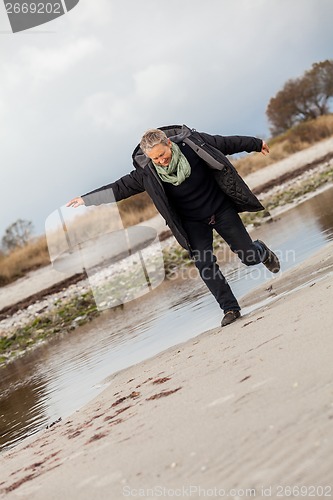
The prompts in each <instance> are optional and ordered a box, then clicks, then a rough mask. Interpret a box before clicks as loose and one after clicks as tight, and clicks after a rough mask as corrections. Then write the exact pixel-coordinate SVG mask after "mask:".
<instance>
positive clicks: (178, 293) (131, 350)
mask: <svg viewBox="0 0 333 500" xmlns="http://www.w3.org/2000/svg"><path fill="white" fill-rule="evenodd" d="M332 201H333V188H331V189H328V190H326V191H324V192H322V193H320V194H319V195H317V196H315V197H313V198H311V199H310V200H308V201H306V202H305V203H303V204H301V205H299V206H298V207H295V208H293V209H292V210H290V211H288V212H286V213H285V214H284V215H281V216H280V217H278V218H277V219H276V220H274V221H273V222H272V223H270V224H265V225H263V226H262V227H259V228H258V229H256V230H255V231H253V232H252V233H251V235H252V237H253V238H254V239H255V238H259V239H262V240H264V241H266V242H267V243H268V244H269V246H270V247H272V248H273V249H274V250H275V251H277V253H278V255H279V257H280V259H281V269H282V272H283V271H285V270H287V269H289V268H291V267H293V266H295V265H297V264H299V263H301V262H302V261H304V260H305V259H306V258H308V257H309V256H311V255H312V254H314V253H315V252H316V251H317V250H318V249H320V248H321V247H323V246H325V245H326V244H327V243H328V242H329V241H330V240H332V239H333V211H332V209H331V207H332ZM236 264H237V266H238V263H236ZM221 267H223V268H224V269H225V266H221ZM227 269H229V270H227V272H225V274H226V276H227V277H228V279H229V282H230V283H231V286H232V288H233V290H234V292H235V294H236V296H237V297H238V298H240V297H242V296H243V295H245V294H247V293H248V292H249V291H251V290H253V289H254V288H255V287H257V286H259V285H260V284H261V283H263V282H265V281H268V280H272V279H274V276H272V275H271V274H270V273H269V272H267V271H266V269H265V268H264V267H263V266H255V267H253V268H248V267H246V266H243V265H240V266H239V267H237V268H236V269H235V265H233V266H231V265H229V266H228V265H227ZM221 315H222V313H221V310H220V309H219V307H218V306H217V304H216V302H215V300H214V298H213V297H212V296H211V294H210V293H209V292H207V289H206V288H205V286H204V285H203V284H202V282H201V280H200V279H198V277H197V274H196V271H195V270H194V272H193V279H187V280H180V279H178V280H177V281H174V282H173V281H171V282H164V283H163V284H162V285H161V286H160V287H158V288H157V289H156V290H154V291H152V292H150V293H149V294H148V295H146V296H144V297H142V298H141V299H138V300H136V301H133V302H132V303H128V304H125V305H124V307H123V308H117V309H113V310H107V311H104V312H103V313H102V314H101V316H100V317H99V318H98V319H96V320H94V322H93V323H90V324H87V325H85V326H83V327H81V328H80V329H78V330H75V331H73V332H71V333H70V334H67V335H64V336H63V337H62V338H59V337H58V338H56V339H53V340H52V341H50V342H48V344H47V345H43V346H41V347H40V348H39V349H37V350H35V351H33V352H32V353H30V354H27V355H26V356H24V358H22V359H20V360H17V361H16V362H14V363H12V364H10V365H9V366H8V367H5V368H3V369H2V370H1V371H0V376H1V380H0V449H5V448H7V447H10V446H13V445H15V444H17V443H18V442H19V441H21V440H22V439H23V438H25V437H26V436H28V435H30V434H33V433H35V432H37V431H38V430H40V429H41V428H44V427H45V426H46V425H47V424H50V423H52V422H53V421H55V420H57V419H58V418H59V417H62V418H64V417H66V416H68V415H70V414H71V413H73V412H74V411H75V410H77V409H78V408H80V407H82V406H83V405H84V404H85V403H87V402H88V401H89V400H91V399H92V398H93V397H94V396H96V395H97V394H98V393H99V392H100V391H101V390H103V388H104V387H105V385H103V381H104V380H105V379H106V377H108V376H109V375H111V374H112V373H115V372H116V371H118V370H120V369H122V368H125V367H127V366H130V365H132V364H134V363H137V362H139V361H141V360H143V359H146V358H148V357H151V356H152V355H154V354H156V353H158V352H160V351H162V350H164V349H166V348H168V347H170V346H172V345H175V344H178V343H181V342H183V341H185V340H187V339H189V338H191V337H195V336H196V335H198V334H200V333H201V332H203V331H205V330H207V329H210V328H214V327H216V326H218V325H219V323H220V320H221Z"/></svg>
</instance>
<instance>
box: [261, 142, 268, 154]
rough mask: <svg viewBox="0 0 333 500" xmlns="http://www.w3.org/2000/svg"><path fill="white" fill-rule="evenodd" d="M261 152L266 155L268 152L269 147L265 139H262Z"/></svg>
mask: <svg viewBox="0 0 333 500" xmlns="http://www.w3.org/2000/svg"><path fill="white" fill-rule="evenodd" d="M261 152H262V154H263V155H267V154H268V153H269V147H268V144H266V142H265V141H262V146H261Z"/></svg>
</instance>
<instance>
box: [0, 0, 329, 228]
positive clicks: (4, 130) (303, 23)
mask: <svg viewBox="0 0 333 500" xmlns="http://www.w3.org/2000/svg"><path fill="white" fill-rule="evenodd" d="M332 19H333V2H332V0H206V1H203V0H182V1H181V2H180V1H179V0H178V1H175V0H168V1H167V2H163V3H162V2H158V1H156V0H141V1H139V0H117V1H116V0H80V2H79V4H78V5H77V6H76V7H75V8H74V9H73V10H71V11H70V12H69V13H68V14H66V15H64V16H62V17H60V18H58V19H57V20H55V21H52V22H50V23H48V24H45V25H43V26H40V27H38V28H34V29H33V30H29V31H26V32H22V33H16V34H12V33H11V32H10V26H9V21H8V19H7V16H6V12H5V8H4V4H3V2H1V4H0V159H1V182H0V199H1V219H0V237H1V236H2V235H3V232H4V230H5V228H6V227H7V226H8V225H9V224H11V223H12V222H14V221H16V220H17V219H18V218H24V219H28V220H32V221H33V223H34V225H35V228H36V233H42V232H44V222H45V219H46V218H47V216H48V215H49V214H50V213H51V212H53V211H54V210H56V209H57V208H58V207H60V206H62V205H64V204H65V203H66V202H67V201H68V200H69V199H70V198H72V197H74V196H77V195H80V194H82V193H85V192H87V191H89V190H91V189H94V188H96V187H98V186H100V185H103V184H106V183H109V182H111V181H112V180H115V179H116V178H118V177H120V176H121V175H124V174H126V173H127V172H128V171H130V170H131V169H132V165H131V161H130V160H131V152H132V150H133V149H134V147H135V145H136V144H137V143H138V142H139V140H140V137H141V134H142V132H143V131H145V130H146V129H147V128H151V127H158V126H161V125H168V124H178V123H179V124H181V123H186V124H187V125H188V126H190V127H193V128H196V129H197V130H199V131H206V132H210V133H219V134H222V135H232V134H240V135H255V136H258V137H265V138H267V137H268V136H269V128H268V123H267V120H266V116H265V110H266V107H267V104H268V101H269V99H270V98H271V97H272V96H274V95H275V94H276V92H277V91H278V90H280V89H281V87H282V86H283V84H284V83H285V81H286V80H287V79H289V78H295V77H297V76H301V75H302V74H303V72H304V71H305V70H307V69H309V68H310V67H311V65H312V63H313V62H318V61H322V60H325V59H328V58H332V57H333V30H332Z"/></svg>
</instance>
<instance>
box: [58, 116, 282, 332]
mask: <svg viewBox="0 0 333 500" xmlns="http://www.w3.org/2000/svg"><path fill="white" fill-rule="evenodd" d="M242 151H246V152H248V153H249V152H251V151H258V152H261V153H262V154H267V153H269V147H268V145H267V144H266V143H265V141H263V140H261V139H257V138H255V137H244V136H229V137H224V136H220V135H209V134H206V133H199V132H196V131H195V130H191V129H189V128H188V127H186V126H185V125H183V126H179V125H175V126H168V127H161V128H159V129H151V130H148V131H147V132H146V133H145V134H144V135H143V137H142V139H141V142H140V144H139V145H138V146H137V147H136V148H135V150H134V152H133V155H132V158H133V165H134V167H135V170H132V172H130V173H129V174H128V175H125V176H123V177H121V178H120V179H118V180H117V181H115V182H113V183H111V184H108V185H106V186H103V187H100V188H98V189H96V190H94V191H91V192H89V193H87V194H85V195H83V196H81V197H77V198H74V199H73V200H71V201H70V202H68V203H67V206H72V207H78V206H80V205H87V206H89V205H100V204H102V203H110V202H111V201H114V200H115V201H120V200H122V199H124V198H128V197H129V196H132V195H134V194H137V193H141V192H142V191H147V193H148V195H149V196H150V197H151V199H152V201H153V202H154V204H155V206H156V208H157V210H158V211H159V212H160V214H161V215H162V216H163V217H164V219H165V221H166V223H167V224H168V226H169V227H170V229H171V231H172V233H173V234H174V236H175V238H176V239H177V241H178V242H179V243H180V245H181V246H183V247H184V248H186V249H187V250H188V252H189V253H190V255H191V257H192V259H193V260H194V262H195V265H196V267H197V269H198V271H199V273H200V276H201V278H202V279H203V281H204V282H205V284H206V285H207V287H208V288H209V290H210V291H211V293H212V294H213V295H214V297H215V299H216V300H217V302H218V304H219V305H220V307H221V309H222V310H223V311H224V316H223V318H222V322H221V326H226V325H229V324H230V323H232V322H233V321H235V320H236V319H237V318H239V317H240V306H239V304H238V302H237V299H236V297H235V296H234V294H233V292H232V290H231V288H230V286H229V284H228V283H227V281H226V279H225V277H224V276H223V274H222V272H221V270H220V268H219V266H218V263H217V261H216V257H215V255H214V253H213V229H215V231H217V233H218V234H219V235H220V236H222V238H223V239H224V240H225V241H226V243H227V244H228V245H229V247H230V248H231V250H232V251H233V252H235V253H236V254H237V255H238V257H239V258H240V259H241V261H242V262H243V263H244V264H245V265H247V266H252V265H255V264H260V263H263V264H264V265H265V266H266V267H267V268H268V269H269V270H270V271H271V272H273V273H277V272H278V271H279V269H280V264H279V260H278V258H277V256H276V255H275V254H274V253H273V252H272V251H271V250H270V249H269V248H268V247H267V246H266V245H265V243H263V242H262V241H260V240H256V241H252V239H251V237H250V235H249V234H248V232H247V230H246V229H245V227H244V225H243V222H242V220H241V218H240V217H239V215H238V212H243V211H252V212H253V211H258V210H263V208H264V207H263V206H262V205H261V203H260V202H259V200H258V199H257V198H256V196H255V195H254V194H253V193H252V192H251V190H250V189H249V187H248V186H247V185H246V184H245V182H244V181H243V179H242V178H241V177H240V176H239V175H238V173H237V171H236V170H235V168H234V167H233V165H232V164H231V163H230V161H229V160H228V158H227V157H226V156H225V155H231V154H234V153H240V152H242ZM110 192H112V193H113V197H114V198H113V199H112V200H111V199H110Z"/></svg>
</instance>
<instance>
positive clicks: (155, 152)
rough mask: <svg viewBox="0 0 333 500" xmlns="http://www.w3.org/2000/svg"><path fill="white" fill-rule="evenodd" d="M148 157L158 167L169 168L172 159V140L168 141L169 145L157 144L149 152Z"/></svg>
mask: <svg viewBox="0 0 333 500" xmlns="http://www.w3.org/2000/svg"><path fill="white" fill-rule="evenodd" d="M147 156H148V157H149V158H150V159H151V160H153V162H154V163H156V164H157V165H160V166H161V167H167V166H168V165H169V163H170V161H171V158H172V149H171V142H170V140H169V141H168V144H156V146H154V147H153V148H152V149H150V150H149V151H147Z"/></svg>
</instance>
